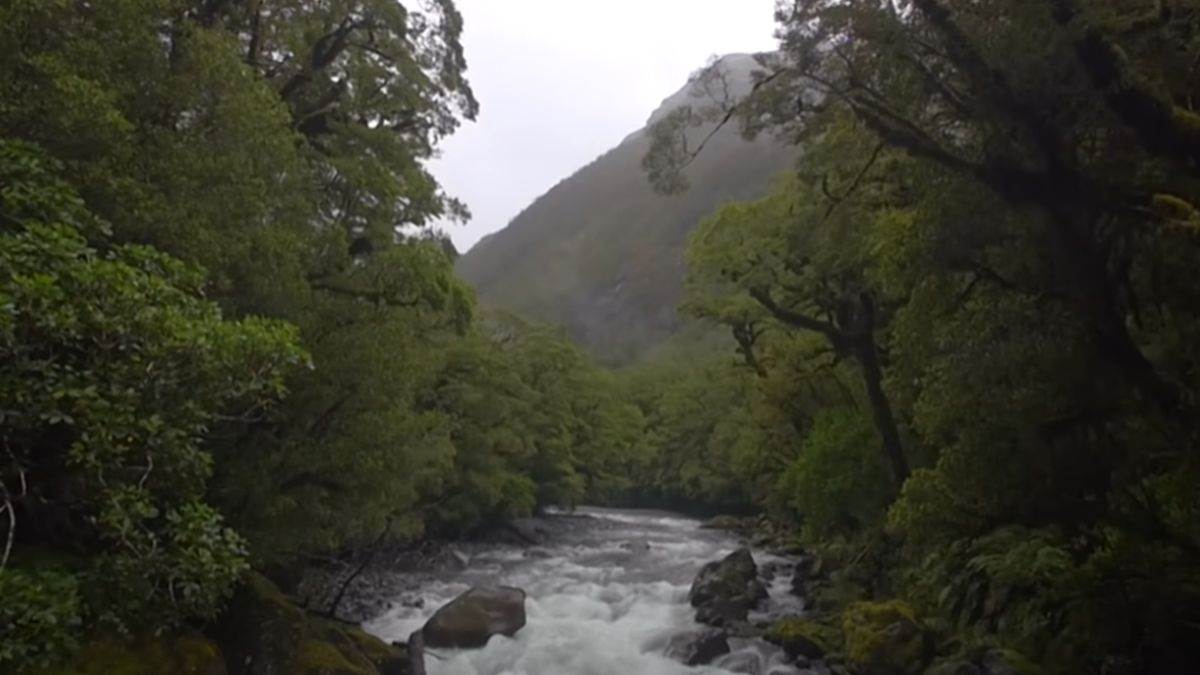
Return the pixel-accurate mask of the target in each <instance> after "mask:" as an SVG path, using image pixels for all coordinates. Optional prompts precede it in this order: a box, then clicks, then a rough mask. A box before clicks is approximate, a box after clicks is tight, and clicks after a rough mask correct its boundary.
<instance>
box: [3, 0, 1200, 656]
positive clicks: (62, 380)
mask: <svg viewBox="0 0 1200 675" xmlns="http://www.w3.org/2000/svg"><path fill="white" fill-rule="evenodd" d="M779 21H780V37H781V40H782V43H781V51H780V52H779V53H777V54H772V55H767V56H763V57H760V61H761V65H762V67H763V74H762V76H761V79H760V82H759V84H758V86H756V87H755V88H754V89H753V90H752V91H750V92H749V93H748V94H747V95H746V96H745V97H744V98H743V99H741V100H740V101H739V102H736V105H735V104H733V102H731V101H728V100H721V101H715V102H714V106H715V107H713V108H711V109H707V110H704V109H701V107H700V105H699V103H697V102H695V101H692V102H691V103H692V104H693V105H692V107H689V108H688V109H686V110H683V111H680V112H679V113H678V114H665V115H663V116H662V118H661V122H660V125H659V126H658V127H657V128H656V129H655V130H654V133H653V137H652V139H650V141H649V142H643V143H642V144H641V145H640V146H638V147H640V148H645V147H650V148H652V151H653V153H654V154H652V156H651V157H649V158H648V159H647V161H646V162H645V164H644V166H645V167H646V168H647V169H648V170H649V171H650V173H651V177H652V178H653V179H654V180H655V181H657V182H659V183H660V187H663V188H667V189H671V190H679V189H683V188H684V187H685V186H686V185H687V180H686V178H685V176H684V175H683V174H682V173H681V172H682V171H683V170H684V169H685V168H686V166H687V165H688V164H690V163H692V160H693V159H695V152H696V150H697V148H694V147H687V145H686V144H687V143H689V142H693V141H695V140H696V138H697V136H700V137H703V136H704V134H699V135H698V134H696V133H694V132H695V129H692V130H691V133H689V130H688V128H687V127H688V125H689V124H692V123H697V124H701V125H706V126H705V127H704V128H705V129H707V128H710V126H711V125H712V124H713V123H714V121H715V122H718V123H720V122H721V121H722V120H725V121H726V122H729V123H734V122H736V121H740V123H741V124H742V130H743V131H745V132H747V133H749V134H755V133H764V132H765V133H774V134H777V135H779V136H780V137H782V138H785V139H788V140H790V141H792V142H794V144H795V145H796V146H797V149H798V150H799V156H800V157H802V161H801V163H800V164H799V165H798V167H799V168H798V170H796V171H793V172H790V173H789V174H788V175H785V176H782V177H780V178H779V180H778V181H777V182H776V183H775V185H774V188H773V189H772V191H771V192H770V194H768V195H766V196H765V197H763V198H761V199H759V200H757V201H753V202H749V203H733V204H728V205H726V206H725V207H723V208H721V209H720V210H718V211H717V212H716V213H713V214H711V215H710V216H709V217H708V218H707V219H706V220H704V222H702V223H701V224H700V225H699V227H698V228H697V229H696V230H695V231H694V232H693V234H692V236H691V239H690V243H689V246H688V252H687V268H688V273H687V279H686V302H685V303H684V310H685V311H686V312H688V313H689V314H690V315H692V316H693V317H695V318H697V319H700V320H704V321H707V322H709V323H710V324H711V325H715V326H719V327H721V328H723V329H724V330H726V331H727V332H728V334H729V335H730V336H731V337H732V340H731V341H730V343H729V344H730V345H731V350H730V351H731V353H723V352H722V353H716V354H714V353H713V351H712V350H711V349H709V347H708V346H707V345H704V346H693V347H691V348H690V349H689V348H687V346H686V345H684V346H682V347H680V349H681V351H680V352H678V353H675V352H671V351H670V350H664V351H663V352H662V353H660V354H658V355H657V356H656V358H655V359H654V360H653V361H652V362H650V363H646V364H643V365H641V366H639V367H636V368H631V369H629V370H625V371H620V372H607V371H603V370H600V369H598V368H596V367H595V366H594V365H592V364H591V362H590V361H589V359H588V357H587V356H586V355H585V354H584V353H583V352H582V351H581V350H580V349H579V348H577V347H576V346H574V345H572V344H571V343H570V341H569V340H568V339H567V338H566V336H565V334H564V333H563V332H561V331H559V330H556V329H552V328H546V327H542V326H538V325H532V324H528V323H526V322H524V321H522V320H520V319H518V318H516V317H512V316H508V315H503V314H496V313H485V312H481V311H480V310H479V309H478V308H477V307H476V302H475V298H474V296H473V293H472V292H471V291H470V289H468V288H467V287H466V286H465V284H464V283H463V282H462V281H461V280H459V279H458V278H457V277H456V276H455V274H454V269H453V264H454V258H455V255H456V253H455V252H454V251H453V249H452V247H450V246H449V244H448V243H447V242H446V240H445V237H444V235H442V234H440V233H438V232H435V231H432V230H431V229H430V228H429V227H428V226H429V224H430V223H431V222H432V221H433V220H434V219H436V218H439V217H443V216H447V215H449V216H453V215H456V214H457V215H463V214H464V209H463V207H462V205H460V204H458V203H457V202H456V201H455V200H454V199H453V198H451V197H449V196H447V195H444V194H443V193H442V192H441V190H440V189H439V187H438V186H437V185H436V183H435V181H434V180H433V179H432V178H431V176H430V175H429V174H428V172H427V171H426V169H425V161H426V160H428V159H429V158H430V157H431V156H432V155H433V153H434V151H435V148H436V146H437V143H438V141H439V140H440V139H442V138H443V137H444V136H445V135H447V134H449V133H451V132H453V130H454V129H455V127H456V126H457V124H458V122H459V120H460V119H462V118H470V117H471V116H473V115H474V114H475V112H476V108H477V105H476V102H475V100H474V98H473V95H472V93H471V90H470V88H469V86H468V84H467V82H466V80H465V77H464V74H465V63H464V60H463V54H462V49H461V46H460V44H459V38H460V33H461V30H462V20H461V17H460V16H459V15H458V13H457V11H456V10H455V8H454V5H453V3H452V2H450V0H439V1H438V2H428V3H400V2H395V1H394V0H346V1H339V2H317V1H315V0H259V1H257V2H241V3H239V2H227V1H223V0H204V1H200V0H194V1H193V0H108V1H106V2H94V3H88V2H74V1H73V0H12V1H10V2H6V3H3V4H0V443H2V447H0V450H2V451H3V455H2V456H0V498H2V502H0V533H2V535H3V536H2V538H0V545H2V547H3V548H2V549H0V555H2V557H0V598H2V599H3V602H2V603H0V669H3V670H9V669H11V668H12V667H14V666H27V665H39V664H43V663H49V662H51V661H53V660H55V659H56V658H59V657H61V656H62V655H64V654H66V653H68V652H70V651H71V650H72V649H74V648H75V647H77V646H78V645H79V644H80V643H81V642H82V641H84V640H86V639H89V638H90V637H93V636H92V635H90V633H95V632H109V633H136V632H140V631H145V630H174V629H175V628H177V627H179V626H181V625H185V624H189V623H191V624H196V623H202V622H203V621H205V620H207V619H209V618H210V617H212V616H213V615H214V614H215V613H217V612H218V611H219V610H220V608H221V607H222V604H223V602H224V600H225V599H226V598H227V596H228V594H229V592H230V591H231V590H232V588H233V585H234V584H235V583H236V581H237V579H238V575H239V574H240V573H241V572H243V571H244V570H245V569H246V568H247V567H248V566H254V567H257V568H258V569H259V570H262V571H265V572H267V573H269V574H270V575H272V576H273V577H275V578H276V579H278V580H280V581H281V582H284V583H287V582H288V581H290V580H293V579H294V578H295V575H294V574H293V573H294V572H295V571H297V570H301V569H303V568H304V567H305V566H307V565H310V564H312V563H313V562H314V561H320V560H328V559H329V558H330V557H337V556H341V555H348V554H352V553H353V552H355V551H361V550H363V549H364V548H370V547H372V546H374V545H376V544H378V543H387V544H407V543H413V542H415V541H418V540H419V539H421V538H423V537H456V536H462V535H466V534H470V533H472V532H475V531H477V530H480V529H482V528H486V527H488V526H490V525H494V524H495V523H496V522H498V521H501V520H504V519H508V518H512V517H516V516H521V515H526V514H530V513H534V512H537V511H539V510H542V509H545V508H548V507H551V506H562V507H572V506H575V505H577V504H580V503H584V502H607V503H620V504H630V503H632V504H639V505H667V506H673V507H689V508H696V509H704V510H711V511H715V510H721V511H738V512H755V511H762V512H765V513H767V514H769V515H770V516H771V517H772V518H773V519H774V520H775V521H777V522H780V523H784V524H786V525H788V526H790V527H791V528H794V529H795V530H796V531H797V532H798V533H799V536H800V537H801V539H802V540H803V541H804V543H805V544H806V545H807V546H809V547H810V548H812V549H814V550H815V551H816V552H817V553H818V554H820V555H822V556H824V558H825V559H827V560H828V561H830V564H831V566H832V567H835V568H836V570H835V571H834V572H833V573H832V574H831V575H830V576H831V578H830V579H828V580H827V583H825V585H824V586H823V587H822V588H820V589H816V590H815V591H814V593H813V594H812V597H811V598H810V600H811V602H812V606H813V608H814V616H813V617H811V620H810V621H809V620H806V621H801V622H799V623H796V624H794V625H792V626H791V627H790V628H791V629H794V630H782V631H781V632H782V633H787V634H789V635H790V634H791V633H795V632H797V631H801V632H802V631H807V630H809V629H812V630H815V631H819V632H820V633H821V636H822V640H825V639H826V638H830V639H833V638H832V637H831V636H836V635H840V636H841V638H839V639H844V641H845V643H846V645H845V646H846V652H847V654H848V655H849V657H850V658H851V659H855V658H861V659H874V658H875V657H876V656H877V655H878V654H877V652H878V651H879V645H880V644H882V641H883V638H885V637H886V635H882V634H881V632H880V629H881V626H882V627H885V628H886V625H892V624H895V623H897V622H899V623H901V624H903V625H909V624H912V625H913V626H915V625H916V623H917V621H918V619H920V620H921V621H922V622H924V623H923V624H922V625H926V626H931V627H935V628H936V630H937V631H938V633H939V635H940V636H941V637H943V638H944V639H943V640H942V642H941V645H942V648H941V654H942V656H951V655H954V654H956V653H968V652H971V650H977V649H979V648H981V647H982V648H990V647H1003V648H1005V649H1007V650H1016V652H1020V653H1021V654H1024V655H1025V656H1026V657H1028V658H1029V659H1032V660H1033V661H1036V662H1038V663H1039V664H1042V665H1044V666H1045V667H1046V668H1047V669H1048V670H1049V671H1051V672H1062V673H1079V672H1104V673H1174V672H1185V670H1183V669H1186V667H1187V665H1188V664H1190V663H1195V662H1197V661H1200V657H1198V655H1197V651H1196V645H1197V644H1200V640H1198V639H1197V638H1198V637H1200V635H1197V626H1198V625H1200V529H1198V527H1200V490H1198V489H1197V485H1200V465H1198V464H1197V459H1196V455H1197V443H1198V439H1197V437H1196V423H1195V420H1196V418H1197V413H1198V412H1200V411H1198V410H1197V400H1198V399H1197V394H1198V388H1200V381H1198V380H1197V378H1198V375H1200V370H1198V365H1197V364H1198V358H1200V355H1198V354H1197V351H1196V350H1197V345H1200V321H1198V317H1200V294H1198V293H1197V290H1196V289H1197V286H1196V284H1195V283H1194V279H1193V277H1194V273H1193V267H1194V261H1195V260H1196V259H1197V254H1198V253H1200V235H1198V233H1197V230H1198V228H1200V181H1198V180H1197V179H1198V178H1200V176H1198V175H1197V168H1196V167H1197V162H1198V161H1200V132H1198V131H1197V130H1198V129H1200V112H1197V110H1196V109H1195V108H1194V106H1195V99H1196V83H1197V64H1200V58H1197V56H1198V50H1200V40H1198V39H1197V36H1200V7H1198V6H1197V5H1196V4H1195V3H1194V2H1191V1H1190V0H1172V1H1170V2H1153V1H1151V0H1145V1H1144V2H1142V1H1140V0H1130V1H1129V2H1121V3H1112V2H1107V1H1102V0H1051V1H1047V2H1035V1H1033V0H1029V1H1020V2H1012V1H1010V0H1003V1H1001V0H971V1H969V2H968V1H965V0H964V1H959V0H906V1H904V2H899V1H897V2H877V1H876V0H806V1H805V2H797V3H794V4H793V3H782V5H781V10H780V12H779ZM717 65H718V67H719V65H720V64H717ZM711 77H716V78H718V80H719V78H720V75H719V73H718V74H716V75H712V74H706V75H704V76H702V78H701V80H700V81H701V82H704V81H707V80H705V79H704V78H711ZM713 81H716V80H713ZM723 138H724V136H723ZM643 140H645V139H643ZM727 140H730V142H732V139H727ZM675 143H680V144H683V145H675ZM714 149H719V144H718V145H717V146H712V147H710V148H709V151H713V150H714ZM626 150H628V148H626ZM790 152H791V151H788V153H786V154H789V155H790ZM625 154H626V155H627V154H628V153H625ZM624 159H625V160H629V161H630V162H632V163H636V162H634V161H633V159H632V158H631V157H628V156H625V157H624ZM717 164H719V162H717ZM625 173H628V172H625ZM714 173H719V172H714ZM623 177H627V176H623ZM643 196H644V195H643ZM614 201H615V200H614ZM648 259H651V260H652V257H651V258H648ZM639 264H653V265H660V266H662V270H657V269H656V270H655V274H659V273H669V272H670V270H671V269H672V268H671V267H670V266H669V265H661V261H657V260H652V262H650V263H646V262H645V261H639ZM664 270H665V272H664ZM594 318H595V317H592V319H594ZM600 320H603V319H600ZM615 329H616V330H623V329H624V328H623V327H621V326H616V327H615ZM825 573H828V570H826V571H825ZM823 583H824V582H823ZM832 616H836V618H835V619H834V618H830V617H832ZM835 623H836V624H837V627H836V628H835V627H834V624H835ZM785 628H786V627H785ZM919 643H920V640H917V641H916V642H913V641H910V644H909V646H914V645H915V647H917V648H916V649H915V651H912V652H906V654H905V655H904V664H905V665H904V668H905V669H907V670H912V669H914V668H916V667H917V665H920V666H922V667H923V666H924V665H927V664H924V663H918V662H921V661H923V659H924V657H925V655H924V653H923V652H922V651H921V650H920V649H919V647H920V644H919ZM1004 653H1005V654H1008V653H1010V652H1008V651H1006V652H1004ZM1012 653H1015V652H1012ZM1013 658H1014V659H1015V658H1017V657H1013Z"/></svg>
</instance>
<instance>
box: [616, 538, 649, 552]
mask: <svg viewBox="0 0 1200 675" xmlns="http://www.w3.org/2000/svg"><path fill="white" fill-rule="evenodd" d="M621 550H623V551H631V552H634V553H640V552H645V551H649V550H650V544H648V543H646V542H644V541H627V542H625V543H623V544H621Z"/></svg>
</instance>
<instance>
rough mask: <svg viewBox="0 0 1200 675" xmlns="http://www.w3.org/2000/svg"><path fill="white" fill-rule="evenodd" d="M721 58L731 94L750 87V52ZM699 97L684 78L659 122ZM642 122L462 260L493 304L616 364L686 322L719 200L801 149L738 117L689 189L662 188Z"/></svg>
mask: <svg viewBox="0 0 1200 675" xmlns="http://www.w3.org/2000/svg"><path fill="white" fill-rule="evenodd" d="M722 66H723V67H724V68H725V70H726V71H727V72H728V74H729V77H728V82H729V83H730V85H731V90H732V91H733V92H734V93H737V91H739V90H742V91H744V90H745V89H747V88H748V87H749V83H750V81H751V72H752V71H753V69H754V68H755V63H754V59H753V57H751V56H749V55H733V56H728V57H725V58H724V59H722ZM693 95H694V92H692V91H691V87H685V88H684V89H682V90H681V91H679V92H678V93H676V94H675V95H673V96H671V97H670V98H668V99H667V100H666V101H665V102H664V103H663V105H662V106H661V107H660V109H659V110H658V111H656V112H655V113H654V115H652V116H651V118H650V121H651V122H652V121H654V120H655V119H657V118H658V116H660V115H662V114H664V113H665V112H667V111H669V110H673V109H674V108H675V107H676V106H678V105H679V104H681V103H686V102H687V101H688V100H689V98H691V97H692V96H693ZM643 131H644V130H643ZM643 131H638V132H636V133H634V134H631V135H630V136H629V137H628V138H626V139H625V140H624V142H622V143H621V144H620V145H618V146H617V147H616V148H614V149H613V150H611V151H609V152H608V153H606V154H605V155H603V156H601V157H600V158H599V159H597V160H596V161H594V162H592V163H591V164H589V165H588V166H586V167H584V168H583V169H581V170H579V171H578V172H576V173H575V174H574V175H573V176H571V177H570V178H567V179H566V180H564V181H563V182H561V183H559V184H558V185H557V186H555V187H554V188H553V189H551V190H550V191H549V192H548V193H546V194H545V195H544V196H542V197H541V198H539V199H538V200H537V201H535V202H534V203H533V204H532V205H530V206H529V207H528V208H527V209H525V211H523V212H522V213H521V214H520V215H518V216H517V217H516V218H515V219H513V221H512V222H511V223H510V224H509V225H508V227H507V228H505V229H504V230H502V231H500V232H497V233H495V234H493V235H490V236H488V237H487V238H485V239H484V240H483V241H481V242H480V243H479V244H478V245H477V246H475V247H474V248H473V249H471V250H470V251H469V252H468V253H467V254H466V255H464V256H463V257H462V258H461V259H460V261H459V263H458V269H459V272H460V273H461V274H462V275H463V277H464V278H466V279H467V280H468V281H469V282H471V283H472V284H473V285H474V286H475V288H476V289H477V291H478V292H479V296H480V299H481V300H482V302H483V304H484V305H485V306H487V307H492V308H496V309H504V310H509V311H512V312H515V313H517V314H520V315H522V316H524V317H527V318H529V319H534V320H539V321H547V322H552V323H556V324H562V325H565V326H566V327H567V329H568V330H569V331H570V333H571V335H572V336H573V337H574V338H575V339H576V340H578V341H579V342H581V343H582V344H584V345H586V346H587V347H588V348H589V349H590V350H591V351H592V352H593V353H594V354H596V355H597V356H598V357H600V358H601V359H604V360H606V361H609V362H614V363H622V362H629V361H632V360H636V359H637V358H638V357H640V356H642V355H644V354H645V353H646V352H647V351H649V350H651V349H653V348H654V347H656V346H658V345H660V344H661V343H663V342H664V341H665V340H667V339H668V338H670V337H671V336H673V335H675V334H677V333H678V332H679V331H681V330H683V329H684V327H685V323H686V322H685V321H683V320H682V319H681V317H680V316H679V315H678V314H677V312H676V307H677V305H678V304H679V302H680V300H681V299H682V287H683V277H684V264H683V250H684V246H685V243H686V240H687V235H688V233H689V232H690V231H691V230H692V229H693V228H694V227H695V226H696V224H697V223H698V222H699V221H700V220H701V219H703V218H704V217H705V216H707V215H708V214H709V213H711V212H712V211H713V210H714V209H715V208H716V207H718V206H719V205H721V204H723V203H725V202H728V201H733V200H745V199H753V198H755V197H758V196H760V195H762V194H763V193H764V191H765V190H766V188H767V186H768V185H769V183H770V180H771V178H772V177H773V176H775V175H777V174H778V173H779V172H780V171H783V170H784V169H786V168H787V167H788V166H789V164H790V162H791V157H792V151H791V150H790V149H789V148H786V147H784V146H782V145H781V144H779V143H778V142H776V141H773V140H771V139H767V138H763V139H759V140H757V141H754V142H747V141H745V140H743V139H742V138H741V136H740V135H739V134H738V132H737V130H736V129H735V128H733V127H732V126H731V127H729V128H726V129H724V130H722V131H720V132H719V133H717V135H716V136H714V137H713V139H712V140H711V141H710V142H709V145H708V146H707V148H706V150H705V152H704V153H703V154H702V155H701V156H700V157H699V158H698V159H697V161H696V162H695V163H694V164H693V165H692V166H691V167H690V168H689V178H690V181H691V185H692V187H691V190H689V191H688V192H686V193H685V194H682V195H677V196H669V197H668V196H660V195H657V194H655V193H654V192H653V191H652V190H651V189H650V187H649V185H648V184H647V182H646V177H645V175H644V173H643V172H642V169H641V160H642V156H643V155H644V154H645V152H646V149H647V147H648V145H649V141H648V139H647V138H646V136H645V134H644V133H643ZM701 131H703V130H701Z"/></svg>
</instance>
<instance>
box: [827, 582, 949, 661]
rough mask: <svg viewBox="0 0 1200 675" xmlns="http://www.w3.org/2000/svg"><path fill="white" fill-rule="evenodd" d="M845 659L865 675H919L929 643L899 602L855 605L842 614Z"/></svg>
mask: <svg viewBox="0 0 1200 675" xmlns="http://www.w3.org/2000/svg"><path fill="white" fill-rule="evenodd" d="M842 633H843V635H844V636H845V639H846V656H847V658H849V660H850V662H851V663H853V664H855V665H857V666H859V667H860V668H861V669H862V670H863V671H864V672H865V673H868V674H873V673H919V672H920V671H921V669H922V667H923V666H924V665H925V664H927V663H928V662H929V659H930V657H931V656H932V654H931V652H932V649H931V641H930V639H929V636H928V634H927V633H926V632H925V630H924V629H923V628H922V627H921V625H920V623H919V621H918V620H917V614H916V612H915V611H914V610H913V608H912V607H911V606H909V605H908V604H907V603H904V602H901V601H899V600H889V601H887V602H856V603H854V604H852V605H850V606H849V607H847V608H846V609H845V611H844V612H842Z"/></svg>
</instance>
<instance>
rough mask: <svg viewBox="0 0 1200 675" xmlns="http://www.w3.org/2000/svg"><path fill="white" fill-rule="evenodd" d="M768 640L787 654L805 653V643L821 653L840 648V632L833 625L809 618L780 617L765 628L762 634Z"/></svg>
mask: <svg viewBox="0 0 1200 675" xmlns="http://www.w3.org/2000/svg"><path fill="white" fill-rule="evenodd" d="M763 637H764V638H766V639H767V641H769V642H773V643H775V644H777V645H779V646H780V647H783V648H784V650H785V651H787V652H788V653H789V654H804V655H806V656H810V657H812V656H814V655H812V654H806V652H807V651H808V649H807V648H806V646H805V645H808V644H811V645H815V646H816V647H817V648H818V649H819V650H820V652H821V653H823V654H824V653H829V652H833V651H838V650H840V649H841V648H842V632H841V631H840V630H838V629H837V628H836V627H835V626H830V625H827V624H824V623H820V622H818V621H813V620H811V619H797V618H788V619H780V620H779V621H776V622H775V623H774V624H772V625H771V627H770V628H768V629H767V632H766V635H764V636H763Z"/></svg>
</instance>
